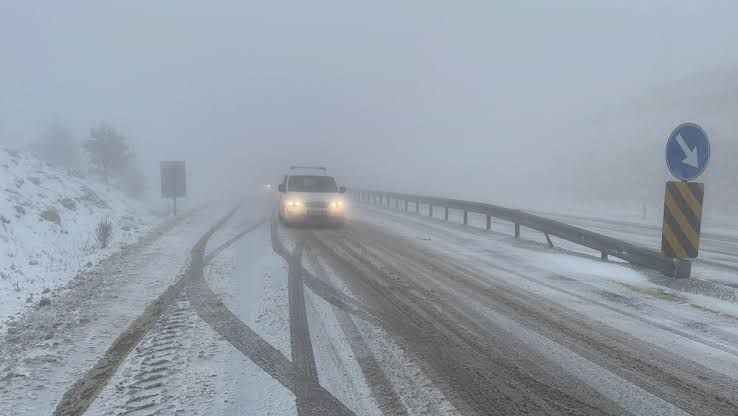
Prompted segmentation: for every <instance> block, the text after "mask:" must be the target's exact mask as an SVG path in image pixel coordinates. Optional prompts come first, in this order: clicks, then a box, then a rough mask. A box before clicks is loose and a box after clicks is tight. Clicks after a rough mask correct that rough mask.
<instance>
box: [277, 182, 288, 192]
mask: <svg viewBox="0 0 738 416" xmlns="http://www.w3.org/2000/svg"><path fill="white" fill-rule="evenodd" d="M277 190H279V192H285V191H286V189H285V188H284V184H283V183H280V184H279V186H278V187H277Z"/></svg>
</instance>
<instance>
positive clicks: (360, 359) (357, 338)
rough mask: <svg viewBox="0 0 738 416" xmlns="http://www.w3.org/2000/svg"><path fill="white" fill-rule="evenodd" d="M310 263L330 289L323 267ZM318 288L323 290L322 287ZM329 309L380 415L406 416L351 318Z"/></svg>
mask: <svg viewBox="0 0 738 416" xmlns="http://www.w3.org/2000/svg"><path fill="white" fill-rule="evenodd" d="M312 263H313V265H314V267H315V270H316V271H317V273H318V274H319V275H321V276H324V277H323V279H320V278H316V280H318V281H320V282H321V283H322V284H323V285H325V286H327V287H329V288H330V287H331V286H330V285H329V284H328V283H327V282H325V281H324V279H326V278H327V277H326V276H327V273H326V270H325V268H324V267H323V265H322V264H320V262H318V261H317V259H314V261H313V262H312ZM306 272H307V271H304V273H306ZM303 276H304V274H303ZM313 278H315V277H313ZM316 286H317V285H316ZM319 287H321V288H323V286H319ZM337 293H340V292H337ZM331 307H332V308H333V311H334V313H335V314H336V318H337V319H338V324H339V325H340V327H341V329H342V330H343V332H344V334H345V335H346V338H347V340H348V342H349V346H350V347H351V351H352V352H353V354H354V357H355V358H356V361H357V363H358V364H359V367H361V370H362V372H363V373H364V376H365V377H366V378H367V384H368V385H369V388H370V389H371V391H372V397H374V400H376V402H377V404H378V405H379V409H380V410H381V411H382V414H385V415H396V416H406V415H407V414H408V411H407V408H406V407H405V405H404V404H403V403H402V400H400V397H399V395H398V394H397V391H395V389H394V387H393V386H392V383H391V382H390V381H389V379H388V378H387V375H386V374H385V373H384V370H383V369H382V366H381V365H380V364H379V362H377V359H376V358H375V357H374V354H373V353H372V351H371V350H370V349H369V346H368V345H366V342H364V338H363V337H362V335H361V332H360V331H359V328H357V326H356V323H354V321H353V320H352V319H351V316H350V315H349V314H348V313H347V312H346V310H344V309H343V308H341V307H339V306H337V305H336V304H332V305H331ZM382 326H384V325H382Z"/></svg>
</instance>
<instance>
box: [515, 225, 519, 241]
mask: <svg viewBox="0 0 738 416" xmlns="http://www.w3.org/2000/svg"><path fill="white" fill-rule="evenodd" d="M515 238H520V224H515Z"/></svg>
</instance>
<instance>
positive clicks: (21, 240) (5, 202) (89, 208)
mask: <svg viewBox="0 0 738 416" xmlns="http://www.w3.org/2000/svg"><path fill="white" fill-rule="evenodd" d="M104 219H109V220H110V222H111V223H112V226H113V227H112V230H113V233H112V237H111V241H110V244H109V245H108V247H107V248H105V249H102V248H101V244H100V242H98V239H97V237H96V231H95V230H96V228H97V225H98V224H99V223H100V222H101V221H102V220H104ZM154 220H155V218H154V217H153V215H152V214H151V212H150V211H149V210H147V209H146V208H145V207H144V206H143V205H142V204H140V203H138V202H136V201H133V200H131V199H130V198H127V197H126V196H125V195H123V194H122V193H120V192H118V191H116V190H113V189H107V187H106V186H105V185H103V184H100V183H97V182H94V181H92V180H88V179H81V178H77V177H74V176H71V175H69V174H67V173H65V172H63V171H62V170H59V169H55V168H52V167H50V166H49V165H48V164H46V163H44V162H41V161H39V160H38V159H35V158H33V157H31V156H29V155H27V154H24V153H18V152H14V151H9V150H6V149H3V148H0V327H2V322H3V321H5V320H6V319H7V318H8V317H10V316H12V315H14V314H15V313H17V312H19V311H21V310H22V309H23V307H24V306H26V305H28V306H31V305H33V306H35V307H38V305H40V304H41V305H43V303H45V302H46V300H45V299H44V298H45V293H46V292H48V291H50V290H51V289H54V288H57V287H59V286H62V285H63V284H65V283H66V282H67V281H69V280H70V279H71V278H72V277H74V276H75V275H76V274H77V273H78V272H79V271H80V270H81V269H84V268H86V267H91V266H92V265H93V264H94V263H96V262H97V261H99V260H100V259H101V258H103V257H105V256H108V255H110V254H111V253H113V252H115V251H116V250H119V249H120V248H121V246H123V245H126V244H130V243H132V242H135V241H136V240H138V239H139V238H140V237H141V236H142V235H143V233H145V232H146V231H147V230H148V229H149V228H150V227H151V224H153V223H154Z"/></svg>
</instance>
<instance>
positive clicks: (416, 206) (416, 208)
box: [415, 200, 420, 213]
mask: <svg viewBox="0 0 738 416" xmlns="http://www.w3.org/2000/svg"><path fill="white" fill-rule="evenodd" d="M415 212H417V213H420V200H416V201H415Z"/></svg>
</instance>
